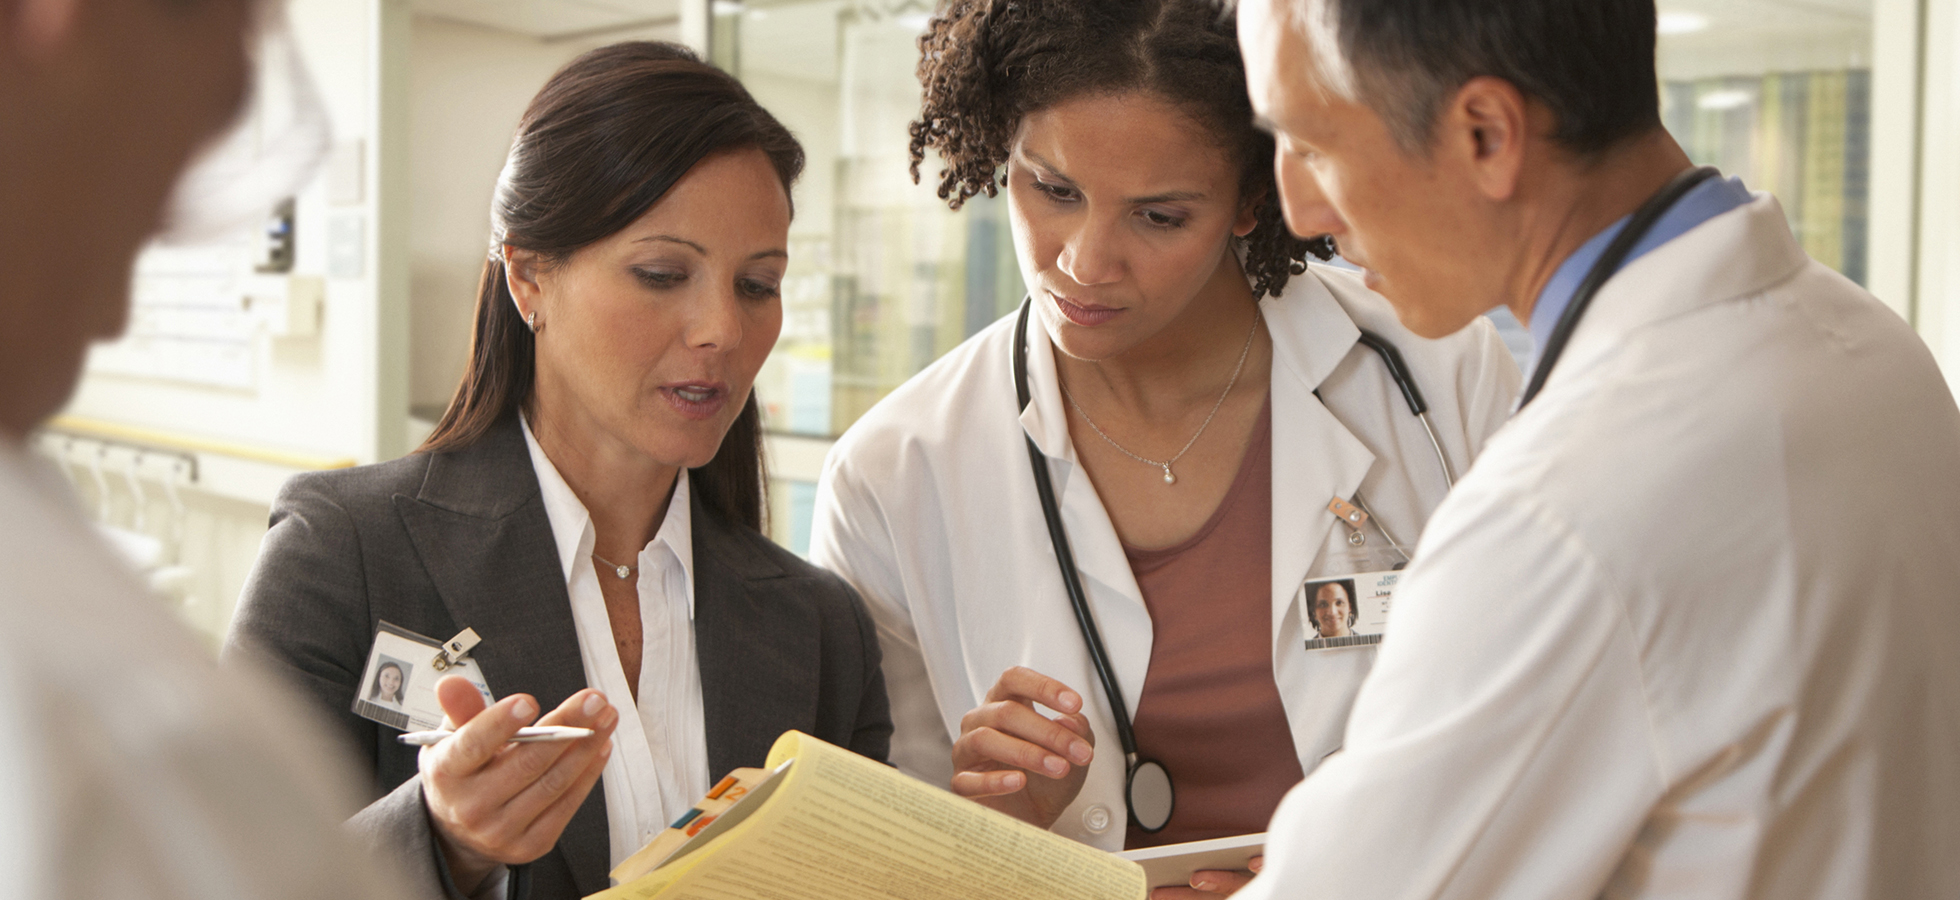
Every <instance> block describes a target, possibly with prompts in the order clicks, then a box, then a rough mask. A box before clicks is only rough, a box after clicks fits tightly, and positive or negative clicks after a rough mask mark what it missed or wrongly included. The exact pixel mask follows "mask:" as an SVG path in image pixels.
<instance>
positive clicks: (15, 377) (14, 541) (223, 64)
mask: <svg viewBox="0 0 1960 900" xmlns="http://www.w3.org/2000/svg"><path fill="white" fill-rule="evenodd" d="M266 11H267V6H266V4H263V3H260V2H257V0H0V272H4V273H5V275H4V277H3V278H0V322H4V323H5V324H4V325H0V722H4V723H6V726H7V729H8V731H9V734H8V735H7V736H6V738H5V739H4V740H0V871H4V872H5V873H6V874H5V877H6V879H7V882H6V884H7V886H6V889H5V891H4V894H5V895H6V896H8V897H22V898H37V900H38V898H49V900H54V898H63V900H66V898H73V900H82V898H119V900H122V898H152V897H154V898H190V897H197V898H201V900H255V898H270V897H281V898H292V900H302V898H318V900H329V898H332V900H340V898H353V897H358V898H372V900H388V898H392V897H395V896H397V894H396V893H395V892H394V891H393V890H391V889H390V883H389V882H388V881H387V880H385V879H384V878H383V877H382V876H380V875H378V874H377V873H376V872H375V871H374V869H373V867H372V865H371V864H370V863H369V861H368V860H367V859H366V856H365V854H363V853H362V852H361V851H360V850H359V849H358V848H357V847H355V846H354V844H353V843H352V842H351V841H349V840H348V839H347V837H346V836H344V835H342V834H341V833H340V829H339V826H338V823H339V822H340V821H341V820H342V819H343V818H345V817H346V815H347V814H348V813H350V812H352V811H353V809H355V808H357V807H358V803H357V802H355V799H356V798H355V796H354V795H353V794H352V792H351V791H352V781H351V774H352V773H351V770H350V769H349V767H347V766H346V765H345V764H344V763H342V762H341V761H340V760H338V759H335V758H332V757H331V756H330V754H329V752H328V751H329V750H330V749H332V744H331V743H330V739H329V738H328V737H327V736H326V735H325V733H324V732H323V731H321V730H318V729H316V728H315V727H313V723H312V722H311V721H306V720H303V718H302V716H301V714H300V713H299V712H296V711H292V710H289V709H288V707H294V708H296V707H297V706H298V701H297V700H295V699H293V698H289V697H288V696H286V695H285V694H284V693H281V692H278V691H275V690H272V689H271V686H270V685H267V684H263V683H261V682H259V681H257V680H254V679H251V678H245V677H241V675H240V674H239V673H227V672H220V671H219V670H218V668H217V660H216V658H215V656H214V654H213V653H212V652H211V650H210V648H209V647H206V646H204V645H202V644H200V643H199V642H198V641H197V640H196V639H195V638H194V637H193V636H191V635H190V634H189V633H188V632H187V631H186V630H185V629H184V628H183V627H182V626H181V625H179V624H178V623H177V622H176V621H174V618H173V616H172V615H171V612H170V611H169V610H168V609H166V608H165V607H164V605H163V603H162V602H161V601H160V600H159V599H158V598H156V597H153V596H150V595H149V593H148V592H147V591H146V590H144V588H143V586H142V583H141V582H140V581H139V580H138V579H137V578H136V576H135V575H134V574H133V573H131V572H129V571H128V570H126V569H125V568H124V567H123V566H122V564H120V563H119V562H118V561H117V560H116V559H115V558H114V557H113V555H112V554H111V552H110V551H109V549H108V547H107V546H106V545H104V544H103V543H102V541H101V540H100V539H99V538H98V537H97V536H96V535H95V533H94V531H93V529H92V528H91V527H90V526H89V523H88V522H87V521H86V520H85V519H84V518H83V517H82V516H81V515H80V514H79V510H78V507H77V504H76V503H75V500H74V497H73V496H72V495H71V494H70V493H69V492H68V489H67V484H66V483H65V482H64V481H63V480H62V478H61V476H60V475H59V474H58V473H56V472H55V471H54V470H53V469H52V467H50V466H48V465H46V464H45V463H43V462H41V461H39V460H37V459H35V458H33V457H32V456H31V455H30V454H29V453H28V451H27V447H26V442H27V438H28V435H29V433H30V432H31V431H32V430H33V429H34V428H35V427H37V426H38V425H39V424H40V423H41V422H42V421H44V420H45V419H46V418H47V417H48V416H50V415H52V414H53V413H54V412H55V411H56V410H57V409H59V408H60V407H61V405H62V404H63V403H64V402H66V400H67V397H68V394H69V393H70V392H71V391H72V390H73V389H74V386H75V380H76V378H77V376H78V375H79V374H80V372H81V366H82V355H83V353H84V352H85V351H86V349H87V347H88V344H89V342H91V341H94V340H100V339H105V338H109V337H112V336H114V335H115V334H116V333H118V332H120V331H121V330H122V326H123V321H124V319H125V318H126V317H127V315H128V297H127V292H128V289H129V277H130V264H131V261H132V260H133V258H134V257H135V255H136V252H137V249H138V248H139V247H140V246H141V245H142V244H143V243H144V241H145V240H147V239H148V237H149V236H150V234H151V233H152V232H153V231H155V230H156V228H157V227H158V226H159V224H160V220H161V219H162V217H163V216H162V213H163V210H164V208H165V205H166V203H165V201H166V198H167V197H169V196H170V193H171V190H172V184H173V182H175V181H176V180H177V177H178V175H179V173H180V172H181V171H182V170H183V169H184V167H185V165H186V163H187V161H188V160H189V159H190V158H191V156H192V155H193V153H194V152H195V151H196V150H197V148H198V147H199V146H200V145H201V144H203V143H204V142H205V141H207V140H209V139H210V138H211V137H212V135H213V134H214V133H215V132H218V131H219V130H221V129H222V128H223V127H224V126H225V125H226V123H227V122H228V121H230V120H231V119H232V118H233V117H234V116H235V115H236V113H237V111H238V109H239V106H240V101H241V100H242V99H243V97H244V95H245V92H246V91H247V89H248V83H247V82H248V81H249V78H248V72H249V70H250V65H249V58H248V54H247V52H246V41H247V38H248V35H249V34H250V33H251V31H252V29H253V20H254V18H255V17H256V16H257V15H258V14H262V13H264V12H266ZM268 199H270V198H268Z"/></svg>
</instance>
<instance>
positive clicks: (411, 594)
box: [226, 417, 891, 900]
mask: <svg viewBox="0 0 1960 900" xmlns="http://www.w3.org/2000/svg"><path fill="white" fill-rule="evenodd" d="M695 496H696V497H697V499H696V501H695V503H694V507H693V515H694V521H693V531H694V578H695V587H694V592H695V616H694V634H695V642H696V647H697V650H698V653H699V657H700V666H701V694H702V697H701V699H702V706H703V712H704V715H705V718H706V726H707V751H708V767H709V780H710V781H711V782H712V781H714V780H718V779H720V778H721V776H722V775H723V774H725V773H726V772H727V771H728V770H729V769H733V768H736V767H739V766H760V765H762V763H763V760H764V758H765V757H766V756H767V755H768V752H769V746H770V744H771V743H773V742H774V741H775V739H776V737H777V736H778V735H780V734H781V733H782V732H784V731H786V730H789V729H792V728H793V729H797V730H799V731H803V732H805V733H808V734H812V735H815V736H816V737H819V738H822V739H823V740H825V741H829V742H831V743H833V744H837V745H838V746H842V747H848V748H850V749H852V750H855V751H857V752H858V753H861V754H863V755H865V756H868V757H871V758H873V759H878V760H881V761H882V760H883V759H885V757H886V753H887V749H888V746H889V744H890V738H891V719H890V716H889V714H888V712H887V710H886V701H885V684H884V680H883V676H882V675H881V674H880V671H879V656H878V644H877V638H876V635H875V633H874V631H873V626H872V623H871V619H870V617H869V615H868V614H867V613H866V611H865V609H864V606H863V603H862V602H861V601H860V600H859V599H858V597H857V595H856V594H855V593H854V592H853V591H852V590H851V588H850V587H849V586H847V585H846V584H845V583H844V582H843V580H842V579H839V578H838V577H837V576H835V575H832V574H830V573H829V572H826V571H824V570H822V569H818V568H816V567H814V566H812V565H810V564H809V563H806V562H804V561H802V560H801V559H798V558H797V557H796V556H795V555H794V554H791V553H789V552H788V551H786V550H784V549H782V548H781V547H778V546H776V545H775V544H773V543H771V542H770V541H769V540H768V539H767V538H765V537H763V536H762V535H760V534H757V533H756V532H755V531H753V530H750V529H748V528H746V527H744V526H740V525H737V524H735V523H732V522H727V521H724V520H723V519H721V518H720V517H719V516H717V515H715V514H713V513H712V512H710V511H709V510H707V509H704V508H703V507H702V505H701V503H700V502H699V500H698V497H699V494H696V495H695ZM384 619H385V620H387V621H389V622H391V623H393V624H395V625H399V626H401V627H403V628H407V629H409V630H411V631H415V632H418V633H421V634H423V635H427V636H429V637H431V638H434V639H435V640H444V639H447V638H448V637H449V636H450V635H453V634H455V633H456V632H458V631H461V630H462V629H463V628H466V627H468V628H474V629H476V632H477V634H478V635H479V636H481V637H482V638H483V643H482V644H481V645H480V646H478V647H477V648H476V650H475V651H474V652H473V653H472V654H471V655H472V656H473V657H474V658H475V659H476V660H477V663H478V665H479V666H480V667H481V668H482V670H483V674H484V677H485V678H486V679H487V680H488V681H489V684H490V690H491V691H492V692H494V693H495V694H496V695H497V696H499V697H502V696H506V695H509V694H513V693H527V694H530V695H532V696H533V697H535V698H536V699H537V701H538V702H539V703H540V704H541V705H542V708H544V709H547V710H549V709H553V708H555V707H556V706H558V704H560V703H562V702H564V700H565V698H567V697H569V696H571V695H572V694H575V693H577V692H578V691H580V690H582V689H584V688H585V686H586V684H585V671H584V666H583V664H582V663H581V662H580V656H579V644H578V636H577V633H576V630H575V628H574V626H573V623H572V613H571V601H570V598H569V596H568V595H567V594H566V592H565V579H564V574H563V569H562V567H561V565H560V563H559V559H558V551H557V547H556V544H555V543H554V542H553V539H552V533H551V523H550V521H549V519H548V518H547V517H546V514H545V509H544V501H543V498H542V497H541V496H540V494H539V492H538V480H537V475H536V473H535V472H534V471H533V469H532V467H531V458H530V453H529V450H528V448H527V447H526V446H525V443H524V436H523V432H522V431H520V430H519V428H518V425H517V421H516V419H515V418H514V417H513V418H512V419H510V420H508V421H507V422H505V423H503V424H502V425H500V426H499V427H498V428H496V429H495V430H493V431H492V432H491V433H490V434H489V435H487V436H485V437H484V439H483V440H481V441H478V442H477V443H476V444H474V445H472V446H470V447H468V448H465V449H463V450H458V451H453V452H448V453H434V454H424V453H418V454H414V455H411V456H407V457H404V458H402V459H398V460H394V461H392V462H387V463H382V464H379V465H373V466H363V467H361V468H357V469H346V470H341V471H337V472H322V473H315V474H308V475H302V476H299V477H296V478H294V479H292V481H290V482H289V483H288V484H287V485H286V486H285V488H284V489H283V490H282V491H281V492H280V494H279V499H278V500H277V501H276V502H275V503H274V504H273V508H272V527H271V531H270V532H269V533H268V534H267V535H266V538H265V544H264V547H263V549H262V551H261V553H260V557H259V561H258V565H257V567H256V568H255V569H254V570H253V572H252V576H251V578H250V580H249V581H248V582H247V583H246V586H245V591H244V596H243V598H242V599H241V600H240V602H239V607H238V613H237V616H236V618H235V619H234V620H233V623H232V628H231V634H230V636H229V637H228V639H227V642H226V652H227V653H231V652H235V651H237V650H240V649H244V650H245V651H247V652H251V653H253V654H254V655H258V656H262V657H264V658H265V661H266V662H268V663H270V664H271V665H272V666H273V667H274V668H275V669H277V670H282V671H284V672H285V673H287V674H289V675H290V676H291V677H292V678H293V679H294V680H295V681H296V682H297V683H298V685H299V687H300V688H301V689H302V690H304V691H305V692H306V693H308V694H310V695H311V696H313V697H314V698H316V699H317V700H318V701H319V711H320V712H321V713H322V714H323V715H326V716H328V717H330V718H331V720H332V721H333V722H334V723H335V724H337V725H338V726H339V727H338V731H339V732H340V733H341V734H343V735H345V737H346V739H347V748H346V749H347V750H348V752H350V753H353V754H354V755H355V758H356V759H358V760H359V761H360V762H361V763H362V764H363V765H364V766H365V767H366V769H367V770H368V771H370V772H372V773H373V775H374V782H373V790H374V796H375V798H376V799H375V800H374V802H373V804H372V805H370V806H369V807H368V808H367V809H366V810H363V811H362V812H361V813H360V814H359V815H357V816H355V817H354V818H353V819H352V820H350V825H351V826H352V827H354V828H355V829H356V830H357V831H358V832H359V833H360V834H361V835H362V836H363V837H364V838H366V839H367V840H369V841H370V842H371V843H373V844H374V845H375V846H376V847H377V848H385V849H386V850H387V851H389V852H392V853H395V854H398V855H400V856H401V857H402V860H403V863H404V865H405V866H406V867H407V868H408V870H409V872H410V873H411V875H412V876H413V877H414V878H415V881H416V882H417V883H416V884H415V885H414V887H416V888H419V889H420V890H421V891H422V892H423V894H424V895H425V896H430V897H438V896H447V897H452V898H458V897H460V894H459V893H458V892H457V890H456V888H455V885H454V884H453V883H451V881H450V879H449V877H448V873H447V871H446V867H445V866H444V865H443V862H442V858H441V854H440V853H439V852H437V850H436V846H435V842H434V835H433V834H432V832H431V830H430V827H431V826H430V823H429V819H428V814H427V812H426V810H425V807H424V806H423V802H422V792H421V779H420V776H418V775H417V773H416V749H415V748H413V747H407V746H403V745H402V744H401V743H399V742H397V741H396V740H395V736H396V735H397V734H398V733H399V732H397V731H396V730H395V729H393V728H387V727H383V726H381V725H377V724H375V723H373V722H370V721H368V720H366V719H363V718H360V717H358V716H356V715H354V714H353V712H352V711H351V709H350V708H351V707H352V706H353V703H354V696H355V693H356V692H357V691H358V690H359V688H360V685H359V681H360V677H361V672H362V668H363V667H364V666H365V664H366V662H367V656H368V649H369V647H370V645H371V644H372V643H373V640H374V633H375V626H376V624H377V623H379V622H380V621H382V620H384ZM615 702H616V703H617V702H619V699H618V698H615ZM609 846H610V844H609V841H608V836H607V825H606V811H605V796H604V792H603V791H602V790H600V789H598V788H596V787H595V788H594V789H593V791H592V793H591V794H590V795H589V796H587V797H586V799H585V803H584V805H582V806H581V807H579V810H578V812H577V813H576V814H575V815H573V817H572V820H571V822H570V824H568V825H567V826H566V827H565V831H564V834H563V835H562V836H561V837H560V838H559V841H558V846H557V847H556V848H555V849H554V850H553V851H551V852H549V853H546V854H545V855H544V856H543V857H541V858H539V859H538V860H536V861H535V862H533V863H530V864H528V865H525V866H518V867H515V868H514V869H513V871H512V880H511V882H510V894H509V896H510V898H511V900H519V898H521V897H526V896H528V897H530V898H532V900H566V898H576V897H582V896H584V895H586V894H590V893H593V892H595V891H599V890H603V889H605V888H606V887H607V886H608V885H609V883H610V882H609V881H608V880H607V875H606V873H607V870H608V869H609V868H610V859H609V857H610V852H609Z"/></svg>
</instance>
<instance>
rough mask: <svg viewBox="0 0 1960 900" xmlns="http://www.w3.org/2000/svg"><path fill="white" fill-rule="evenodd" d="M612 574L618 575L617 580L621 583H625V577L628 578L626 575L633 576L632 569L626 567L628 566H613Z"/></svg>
mask: <svg viewBox="0 0 1960 900" xmlns="http://www.w3.org/2000/svg"><path fill="white" fill-rule="evenodd" d="M613 574H614V575H618V576H619V580H621V581H625V580H626V576H628V575H631V574H633V570H632V568H631V567H628V566H614V567H613Z"/></svg>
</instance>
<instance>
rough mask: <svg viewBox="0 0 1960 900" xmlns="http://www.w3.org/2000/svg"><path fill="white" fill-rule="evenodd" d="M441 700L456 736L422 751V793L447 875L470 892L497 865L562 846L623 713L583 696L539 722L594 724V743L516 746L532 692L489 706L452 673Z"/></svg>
mask: <svg viewBox="0 0 1960 900" xmlns="http://www.w3.org/2000/svg"><path fill="white" fill-rule="evenodd" d="M436 698H437V699H438V700H439V701H440V702H441V703H442V709H443V712H444V713H446V714H447V715H448V719H447V721H445V722H444V723H443V727H444V728H453V729H454V730H455V732H456V733H455V735H453V736H451V737H449V738H447V739H445V740H444V741H442V742H441V743H439V744H436V745H434V746H431V747H424V748H422V753H421V763H420V768H421V771H422V796H423V801H424V802H425V803H426V804H427V805H428V808H429V819H430V821H431V822H432V823H434V825H435V830H436V837H437V841H438V843H439V844H440V846H441V847H442V853H443V858H444V860H445V861H447V862H448V864H449V872H450V877H451V878H452V879H453V880H454V881H455V883H456V886H457V888H459V889H460V890H462V891H463V892H464V893H466V894H472V893H475V892H476V890H477V888H478V887H480V886H481V884H482V882H483V880H484V879H485V878H487V877H488V876H489V875H490V874H491V873H492V872H495V871H496V870H497V867H498V866H500V865H518V864H521V863H527V862H530V861H531V860H534V859H537V858H538V857H540V856H543V855H544V854H545V852H546V851H548V850H550V849H551V848H552V846H553V845H555V844H557V843H558V835H559V834H560V833H561V832H563V831H564V830H565V824H566V823H567V822H570V821H571V819H572V813H574V812H576V811H578V807H579V804H581V803H583V802H584V801H585V795H586V794H588V793H590V792H591V791H592V786H593V785H594V784H596V783H597V782H598V780H599V774H600V772H602V771H604V769H605V766H606V759H607V757H609V756H611V755H612V732H613V727H614V726H615V725H617V724H619V713H618V712H617V711H616V710H614V709H613V707H612V704H610V703H608V702H606V697H605V695H604V694H601V693H599V692H598V691H594V690H589V689H588V690H583V691H580V692H578V693H576V694H573V695H572V696H571V697H569V698H567V699H566V700H565V702H564V703H563V704H560V705H559V707H558V708H557V709H555V710H552V711H551V713H550V714H549V715H546V716H545V717H544V718H542V719H538V720H537V724H539V725H569V726H574V727H584V728H591V729H593V731H594V734H593V735H592V736H591V737H588V738H583V739H580V740H576V741H564V742H548V743H531V744H511V743H506V742H507V741H508V740H509V738H510V737H511V736H512V735H513V734H515V733H516V732H517V729H519V728H522V727H524V726H526V725H530V724H532V722H531V720H532V719H534V718H536V717H537V713H538V704H537V701H536V700H534V699H532V698H531V697H530V696H529V695H527V694H515V695H512V696H509V697H505V698H504V699H502V700H499V701H497V703H496V704H495V705H493V706H491V707H489V708H488V709H485V708H484V705H483V695H482V694H479V693H477V689H476V687H475V686H474V685H472V684H470V683H469V681H468V680H466V679H464V678H461V677H459V676H455V675H451V676H449V677H447V678H444V679H443V680H441V681H440V682H437V683H436Z"/></svg>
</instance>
